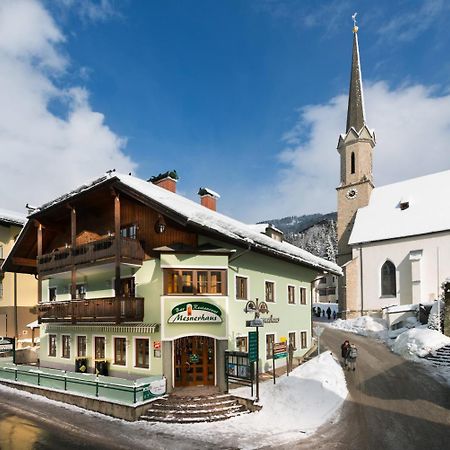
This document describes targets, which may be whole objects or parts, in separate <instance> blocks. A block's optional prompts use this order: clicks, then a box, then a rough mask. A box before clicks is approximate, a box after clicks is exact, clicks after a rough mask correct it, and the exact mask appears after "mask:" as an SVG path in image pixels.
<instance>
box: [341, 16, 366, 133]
mask: <svg viewBox="0 0 450 450" xmlns="http://www.w3.org/2000/svg"><path fill="white" fill-rule="evenodd" d="M352 17H353V20H354V22H355V23H354V27H353V52H352V69H351V73H350V90H349V95H348V110H347V129H346V132H348V130H350V128H352V127H353V128H354V129H355V130H356V131H357V132H358V133H359V131H360V130H361V128H362V127H363V126H364V124H365V117H364V116H365V114H364V96H363V87H362V77H361V65H360V61H359V46H358V27H357V26H356V20H355V19H356V14H355V15H354V16H352Z"/></svg>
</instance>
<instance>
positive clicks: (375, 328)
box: [330, 316, 388, 340]
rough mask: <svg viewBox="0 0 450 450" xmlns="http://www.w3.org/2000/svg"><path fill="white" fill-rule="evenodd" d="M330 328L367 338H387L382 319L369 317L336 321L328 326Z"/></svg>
mask: <svg viewBox="0 0 450 450" xmlns="http://www.w3.org/2000/svg"><path fill="white" fill-rule="evenodd" d="M330 326H331V327H333V328H337V329H339V330H343V331H349V332H351V333H355V334H360V335H361V336H369V337H372V338H375V339H381V340H386V339H387V337H388V327H387V323H386V321H385V320H383V319H377V318H374V317H370V316H363V317H357V318H356V319H348V320H342V319H337V320H336V321H334V322H333V323H331V324H330Z"/></svg>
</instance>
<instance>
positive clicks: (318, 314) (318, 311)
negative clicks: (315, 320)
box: [317, 306, 322, 317]
mask: <svg viewBox="0 0 450 450" xmlns="http://www.w3.org/2000/svg"><path fill="white" fill-rule="evenodd" d="M321 313H322V309H321V308H320V306H318V307H317V317H320V315H321Z"/></svg>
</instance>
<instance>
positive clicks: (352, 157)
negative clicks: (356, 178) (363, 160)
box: [350, 152, 356, 173]
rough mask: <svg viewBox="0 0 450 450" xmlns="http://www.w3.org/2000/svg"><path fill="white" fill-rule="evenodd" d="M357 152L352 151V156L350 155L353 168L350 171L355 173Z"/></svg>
mask: <svg viewBox="0 0 450 450" xmlns="http://www.w3.org/2000/svg"><path fill="white" fill-rule="evenodd" d="M355 159H356V158H355V153H354V152H352V156H351V157H350V166H351V167H350V169H351V171H350V173H355Z"/></svg>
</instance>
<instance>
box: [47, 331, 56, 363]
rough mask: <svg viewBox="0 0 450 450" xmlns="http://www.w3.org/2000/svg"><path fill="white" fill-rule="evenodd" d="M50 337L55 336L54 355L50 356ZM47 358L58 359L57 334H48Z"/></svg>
mask: <svg viewBox="0 0 450 450" xmlns="http://www.w3.org/2000/svg"><path fill="white" fill-rule="evenodd" d="M50 336H55V354H54V355H50ZM47 356H48V357H49V358H57V357H58V334H57V333H49V334H48V339H47Z"/></svg>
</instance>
